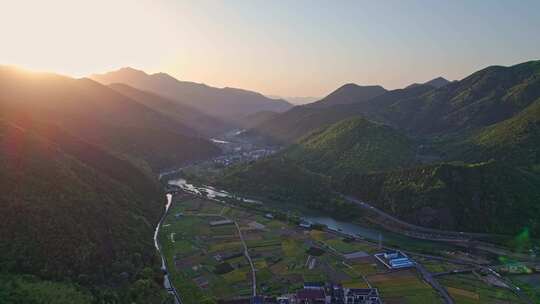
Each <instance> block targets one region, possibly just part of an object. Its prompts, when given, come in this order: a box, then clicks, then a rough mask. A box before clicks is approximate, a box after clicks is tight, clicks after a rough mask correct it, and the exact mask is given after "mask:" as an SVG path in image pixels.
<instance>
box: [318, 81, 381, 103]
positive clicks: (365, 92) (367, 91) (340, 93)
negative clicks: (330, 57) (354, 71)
mask: <svg viewBox="0 0 540 304" xmlns="http://www.w3.org/2000/svg"><path fill="white" fill-rule="evenodd" d="M385 92H387V91H386V89H385V88H383V87H381V86H378V85H376V86H359V85H357V84H354V83H348V84H345V85H343V86H342V87H340V88H338V89H337V90H335V91H334V92H332V93H330V95H328V96H326V97H325V98H323V99H321V100H319V101H317V102H314V103H310V104H309V106H311V107H323V108H325V107H330V106H335V105H340V104H352V103H362V102H365V101H368V100H370V99H372V98H374V97H377V96H379V95H382V94H384V93H385Z"/></svg>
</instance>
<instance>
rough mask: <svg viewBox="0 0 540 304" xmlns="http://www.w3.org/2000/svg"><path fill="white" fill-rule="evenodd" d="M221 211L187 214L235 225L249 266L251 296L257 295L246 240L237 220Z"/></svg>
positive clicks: (255, 277) (252, 265)
mask: <svg viewBox="0 0 540 304" xmlns="http://www.w3.org/2000/svg"><path fill="white" fill-rule="evenodd" d="M222 213H223V209H222V210H221V212H220V213H219V214H218V213H197V214H189V215H192V216H200V217H208V216H211V217H219V218H222V219H224V220H228V221H231V222H233V223H234V225H235V226H236V230H238V236H239V238H240V242H241V243H242V246H243V247H244V256H245V257H246V259H247V260H248V262H249V266H250V268H251V283H252V294H253V296H256V295H257V275H256V273H255V265H254V264H253V261H252V260H251V256H250V255H249V250H248V247H247V244H246V241H245V240H244V236H243V235H242V230H240V226H239V225H238V222H236V221H234V220H232V219H230V218H228V217H226V216H224V215H222ZM186 215H187V214H186Z"/></svg>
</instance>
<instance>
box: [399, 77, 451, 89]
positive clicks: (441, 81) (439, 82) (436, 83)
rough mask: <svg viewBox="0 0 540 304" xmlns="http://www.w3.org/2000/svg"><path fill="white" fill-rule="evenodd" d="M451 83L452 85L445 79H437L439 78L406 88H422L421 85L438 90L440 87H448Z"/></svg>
mask: <svg viewBox="0 0 540 304" xmlns="http://www.w3.org/2000/svg"><path fill="white" fill-rule="evenodd" d="M449 83H450V81H448V80H447V79H445V78H444V77H437V78H433V79H431V80H430V81H426V82H424V83H413V84H411V85H409V86H407V87H406V88H413V87H416V86H420V85H428V86H430V87H434V88H437V89H438V88H440V87H444V86H445V85H447V84H449Z"/></svg>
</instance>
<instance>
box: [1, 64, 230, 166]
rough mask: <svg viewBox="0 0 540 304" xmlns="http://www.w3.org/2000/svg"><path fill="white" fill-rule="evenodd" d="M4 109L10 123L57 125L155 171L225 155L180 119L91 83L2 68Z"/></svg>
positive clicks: (4, 114) (2, 104)
mask: <svg viewBox="0 0 540 304" xmlns="http://www.w3.org/2000/svg"><path fill="white" fill-rule="evenodd" d="M0 106H1V107H2V114H3V116H4V117H5V118H6V119H9V120H11V121H14V122H18V123H19V124H20V123H22V122H31V121H34V120H35V121H39V122H47V123H53V124H55V125H58V126H59V127H61V128H63V129H64V130H66V131H68V132H71V133H73V134H76V136H78V137H80V138H82V139H84V140H85V141H87V142H89V143H93V144H95V145H98V146H100V147H102V148H104V149H106V150H110V151H113V152H114V153H118V154H121V156H122V157H127V158H133V159H134V160H137V161H141V160H144V161H145V162H146V163H147V164H148V165H149V166H150V167H151V168H153V169H155V170H159V169H163V168H167V167H171V166H174V165H180V164H182V163H184V162H186V161H190V160H193V159H197V158H199V159H200V158H206V157H208V156H211V155H215V154H216V153H218V152H219V149H218V148H217V147H215V146H214V145H212V144H211V143H210V142H208V141H206V140H203V139H199V138H195V137H190V136H186V135H184V134H185V133H191V132H193V130H191V129H190V128H189V127H186V126H185V125H184V124H181V123H179V122H178V121H177V120H175V119H172V118H170V117H167V116H164V115H162V114H161V113H159V112H157V111H154V110H152V109H150V108H148V107H146V106H145V105H143V104H141V103H139V102H136V101H134V100H132V99H130V98H128V97H126V96H124V95H121V94H120V93H118V92H116V91H115V90H112V89H110V88H108V87H106V86H103V85H101V84H99V83H97V82H95V81H93V80H90V79H72V78H68V77H62V76H58V75H53V74H45V73H28V72H24V71H20V70H17V69H14V68H7V67H4V68H0Z"/></svg>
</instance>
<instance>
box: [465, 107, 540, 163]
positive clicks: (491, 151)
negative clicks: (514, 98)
mask: <svg viewBox="0 0 540 304" xmlns="http://www.w3.org/2000/svg"><path fill="white" fill-rule="evenodd" d="M468 142H469V143H470V144H472V145H473V146H474V148H473V149H472V151H467V152H468V153H469V154H470V155H466V156H469V157H475V158H480V157H483V158H494V159H497V160H502V161H505V162H508V163H512V164H514V165H522V166H530V165H538V164H540V99H537V100H536V101H535V102H534V103H533V104H531V105H530V106H528V107H527V108H526V109H525V110H523V111H522V112H521V113H519V114H518V115H516V116H514V117H512V118H510V119H508V120H505V121H503V122H500V123H498V124H495V125H493V126H490V127H487V128H485V129H484V130H482V131H481V132H479V133H478V134H475V135H474V136H472V137H471V138H470V139H469V141H468ZM467 152H466V153H463V154H467Z"/></svg>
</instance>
